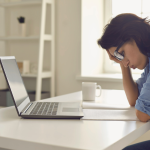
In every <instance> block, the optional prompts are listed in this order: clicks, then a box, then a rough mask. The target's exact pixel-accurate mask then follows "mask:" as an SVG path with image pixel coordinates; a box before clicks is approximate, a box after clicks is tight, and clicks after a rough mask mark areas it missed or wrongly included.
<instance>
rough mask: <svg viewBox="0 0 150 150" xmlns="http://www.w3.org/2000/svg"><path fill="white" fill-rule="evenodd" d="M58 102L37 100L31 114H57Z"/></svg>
mask: <svg viewBox="0 0 150 150" xmlns="http://www.w3.org/2000/svg"><path fill="white" fill-rule="evenodd" d="M58 104H59V103H57V102H37V103H36V105H35V106H34V108H33V110H32V111H31V112H30V115H48V116H51V115H52V116H53V115H56V113H57V109H58Z"/></svg>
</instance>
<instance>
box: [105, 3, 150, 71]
mask: <svg viewBox="0 0 150 150" xmlns="http://www.w3.org/2000/svg"><path fill="white" fill-rule="evenodd" d="M104 5H105V13H104V14H105V16H104V18H105V19H104V24H107V23H108V22H109V21H110V20H111V18H113V17H115V16H116V15H118V14H121V13H134V14H136V15H138V16H139V17H142V18H145V17H149V16H150V9H149V6H150V0H105V4H104ZM131 70H132V73H142V72H143V70H138V69H135V70H133V69H131ZM120 72H121V68H120V66H119V64H117V63H115V62H114V61H111V60H110V59H109V57H108V55H107V53H104V73H120Z"/></svg>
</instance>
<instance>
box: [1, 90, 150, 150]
mask: <svg viewBox="0 0 150 150" xmlns="http://www.w3.org/2000/svg"><path fill="white" fill-rule="evenodd" d="M116 95H121V98H118V96H117V98H116ZM81 99H82V92H81V91H80V92H76V93H71V94H67V95H63V96H58V97H54V98H50V99H46V100H44V101H58V102H59V101H66V102H67V101H69V102H70V101H79V102H80V101H81ZM96 101H97V102H100V103H101V102H103V103H112V102H113V101H114V102H118V101H119V103H120V104H121V103H124V104H125V103H126V104H127V100H126V97H125V93H124V91H119V90H103V91H102V95H101V97H100V98H97V99H96ZM149 128H150V123H149V122H147V123H142V122H140V121H91V120H90V121H87V120H73V119H68V120H67V119H22V118H20V117H18V116H17V112H16V110H15V108H14V107H8V108H2V109H0V147H2V148H6V149H15V150H27V149H28V150H33V149H36V150H41V149H44V150H50V149H52V150H69V149H70V150H79V149H88V150H90V149H91V150H120V149H122V148H123V147H125V146H126V145H128V144H130V143H131V142H132V141H134V140H135V139H136V138H138V137H140V136H141V135H142V134H144V133H145V132H147V131H148V130H149Z"/></svg>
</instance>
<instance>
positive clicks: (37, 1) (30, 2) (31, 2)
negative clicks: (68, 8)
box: [0, 0, 52, 7]
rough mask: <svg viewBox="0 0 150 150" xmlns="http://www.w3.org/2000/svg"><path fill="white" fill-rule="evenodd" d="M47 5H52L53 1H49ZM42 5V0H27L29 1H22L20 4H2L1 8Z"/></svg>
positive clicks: (0, 4)
mask: <svg viewBox="0 0 150 150" xmlns="http://www.w3.org/2000/svg"><path fill="white" fill-rule="evenodd" d="M46 3H47V4H51V3H52V0H47V1H46ZM37 4H42V0H27V1H25V0H24V1H20V2H7V3H0V6H1V7H14V6H26V5H37Z"/></svg>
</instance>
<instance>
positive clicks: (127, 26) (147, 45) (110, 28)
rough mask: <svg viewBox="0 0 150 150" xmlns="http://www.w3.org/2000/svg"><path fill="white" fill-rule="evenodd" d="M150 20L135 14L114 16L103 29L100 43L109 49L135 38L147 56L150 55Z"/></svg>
mask: <svg viewBox="0 0 150 150" xmlns="http://www.w3.org/2000/svg"><path fill="white" fill-rule="evenodd" d="M149 23H150V20H148V19H147V17H146V18H144V19H142V18H140V17H138V16H136V15H135V14H131V13H124V14H120V15H118V16H116V17H115V18H113V19H112V20H111V21H110V23H108V24H107V25H106V26H105V27H104V30H103V35H102V37H101V38H100V39H99V40H98V45H100V46H101V47H102V48H104V49H106V50H108V49H109V48H111V47H117V46H118V45H119V44H120V43H121V42H122V41H124V42H127V41H131V40H134V41H135V42H136V44H137V46H138V48H139V50H140V51H141V53H143V54H144V55H146V56H150V24H149Z"/></svg>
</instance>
